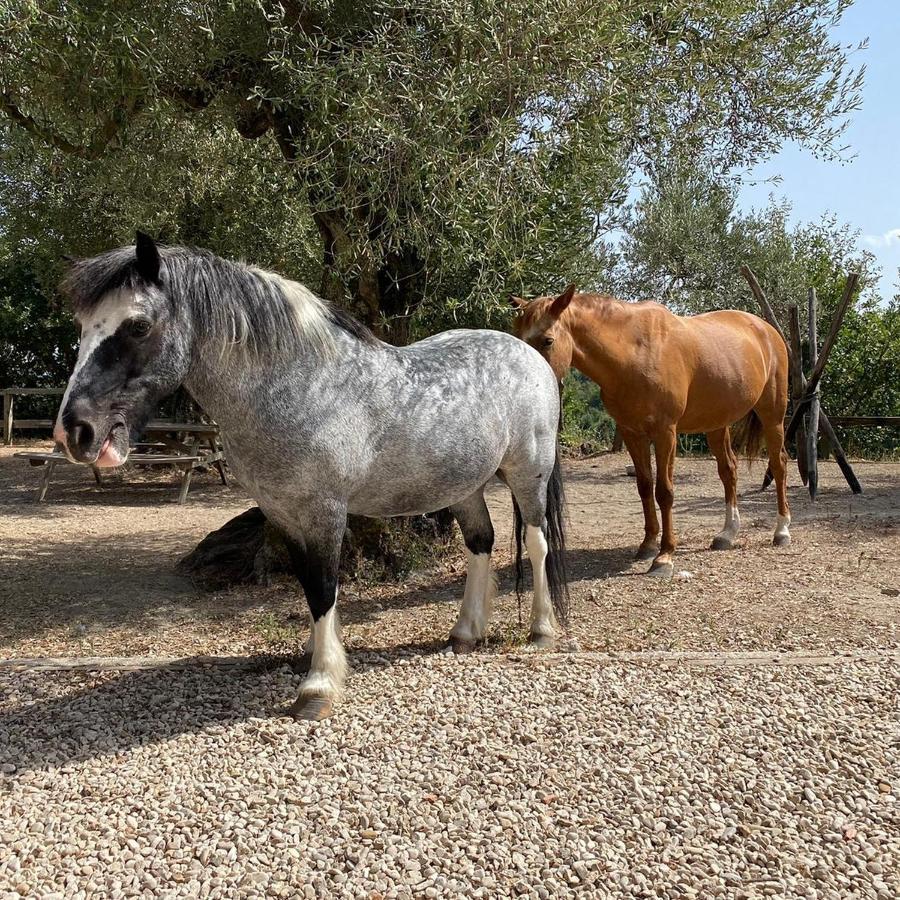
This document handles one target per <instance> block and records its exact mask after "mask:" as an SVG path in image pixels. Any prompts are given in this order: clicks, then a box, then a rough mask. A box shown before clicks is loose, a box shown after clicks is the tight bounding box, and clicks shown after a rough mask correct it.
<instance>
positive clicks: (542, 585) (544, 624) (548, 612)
mask: <svg viewBox="0 0 900 900" xmlns="http://www.w3.org/2000/svg"><path fill="white" fill-rule="evenodd" d="M525 546H526V548H527V549H528V558H529V559H530V560H531V572H532V577H533V579H534V601H533V602H532V604H531V634H532V636H536V635H540V636H543V637H555V634H556V632H555V629H554V621H555V620H554V616H553V607H552V606H551V605H550V598H549V596H548V592H547V570H546V568H545V566H544V563H545V562H546V560H547V539H546V538H545V537H544V532H543V531H541V529H540V528H537V527H535V526H534V525H528V526H527V527H526V529H525Z"/></svg>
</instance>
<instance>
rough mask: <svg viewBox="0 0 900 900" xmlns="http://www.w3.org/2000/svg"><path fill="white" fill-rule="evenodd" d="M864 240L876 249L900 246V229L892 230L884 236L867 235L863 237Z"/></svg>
mask: <svg viewBox="0 0 900 900" xmlns="http://www.w3.org/2000/svg"><path fill="white" fill-rule="evenodd" d="M863 240H864V241H865V242H866V243H867V244H868V245H869V246H870V247H875V248H878V249H880V248H883V247H892V246H894V245H897V246H900V228H892V229H891V230H890V231H886V232H885V233H884V234H867V235H864V236H863Z"/></svg>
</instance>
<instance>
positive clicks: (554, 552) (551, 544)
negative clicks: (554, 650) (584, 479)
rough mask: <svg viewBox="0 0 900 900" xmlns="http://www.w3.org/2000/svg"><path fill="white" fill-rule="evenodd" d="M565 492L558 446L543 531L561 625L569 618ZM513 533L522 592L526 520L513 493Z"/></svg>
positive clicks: (550, 584) (553, 599) (549, 582)
mask: <svg viewBox="0 0 900 900" xmlns="http://www.w3.org/2000/svg"><path fill="white" fill-rule="evenodd" d="M565 515H566V496H565V492H564V491H563V480H562V469H561V468H560V465H559V446H557V448H556V459H555V461H554V463H553V471H552V472H551V473H550V480H549V482H548V483H547V517H546V523H547V524H546V529H545V531H544V534H545V536H546V538H547V549H548V552H547V562H546V563H545V568H546V570H547V587H548V589H549V591H550V600H551V602H552V603H553V610H554V612H555V613H556V619H557V621H558V622H559V624H560V625H561V626H563V627H564V628H565V627H567V625H568V622H569V579H568V576H567V574H566V529H565V522H564V519H565ZM513 533H514V534H515V538H516V594H517V595H519V596H521V593H522V581H523V578H524V567H523V565H522V543H523V539H524V537H525V523H524V522H523V521H522V512H521V510H520V509H519V504H518V503H516V500H515V497H513Z"/></svg>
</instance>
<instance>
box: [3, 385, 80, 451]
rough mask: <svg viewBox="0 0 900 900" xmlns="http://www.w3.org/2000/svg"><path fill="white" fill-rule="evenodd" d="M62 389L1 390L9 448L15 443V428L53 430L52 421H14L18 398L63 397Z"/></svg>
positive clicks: (5, 437)
mask: <svg viewBox="0 0 900 900" xmlns="http://www.w3.org/2000/svg"><path fill="white" fill-rule="evenodd" d="M65 392H66V389H65V388H61V387H36V388H28V387H8V388H3V389H2V390H0V394H2V395H3V443H4V444H6V446H7V447H8V446H9V445H10V444H12V441H13V428H52V427H53V420H52V419H14V418H13V406H14V403H15V398H16V397H62V395H63V394H64V393H65Z"/></svg>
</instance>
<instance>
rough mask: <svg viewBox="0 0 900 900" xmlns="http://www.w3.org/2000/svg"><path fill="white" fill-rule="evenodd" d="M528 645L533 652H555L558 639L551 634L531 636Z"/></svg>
mask: <svg viewBox="0 0 900 900" xmlns="http://www.w3.org/2000/svg"><path fill="white" fill-rule="evenodd" d="M528 645H529V646H530V647H531V648H532V650H555V649H556V638H555V637H553V636H552V635H549V634H530V635H528Z"/></svg>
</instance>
